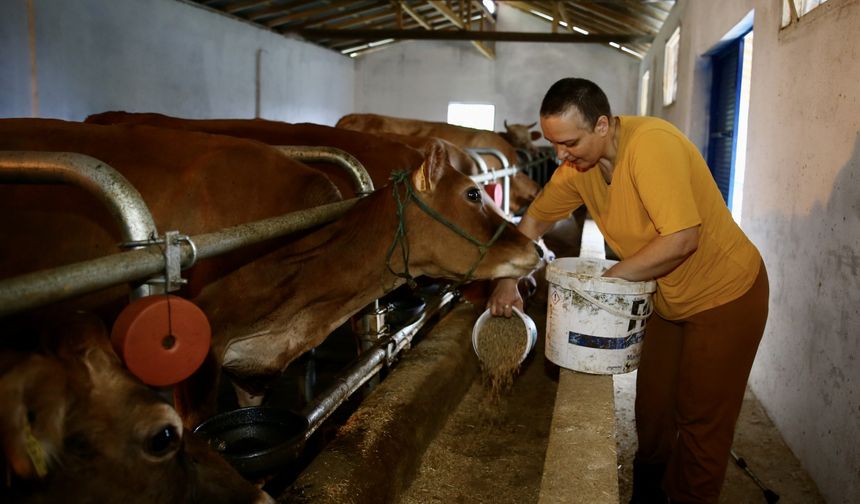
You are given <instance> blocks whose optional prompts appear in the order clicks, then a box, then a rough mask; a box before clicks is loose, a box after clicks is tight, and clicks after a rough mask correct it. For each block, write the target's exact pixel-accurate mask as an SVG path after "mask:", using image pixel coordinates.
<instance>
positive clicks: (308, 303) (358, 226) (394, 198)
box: [0, 119, 540, 425]
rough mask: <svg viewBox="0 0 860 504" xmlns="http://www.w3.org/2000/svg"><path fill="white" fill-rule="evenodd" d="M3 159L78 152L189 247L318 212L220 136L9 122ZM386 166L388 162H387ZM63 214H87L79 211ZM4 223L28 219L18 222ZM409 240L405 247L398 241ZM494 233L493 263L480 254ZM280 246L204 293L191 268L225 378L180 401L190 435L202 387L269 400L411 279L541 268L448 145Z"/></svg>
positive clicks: (273, 153) (1, 142)
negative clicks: (347, 324) (306, 356)
mask: <svg viewBox="0 0 860 504" xmlns="http://www.w3.org/2000/svg"><path fill="white" fill-rule="evenodd" d="M0 149H16V150H34V149H35V150H64V151H76V152H83V153H85V154H89V155H92V156H93V157H96V158H98V159H101V160H103V161H105V162H106V163H108V164H110V165H112V166H113V167H114V168H116V169H117V170H119V171H120V172H121V173H122V174H123V175H125V176H126V177H127V178H128V179H129V180H131V181H132V183H133V184H134V185H135V187H137V189H138V190H139V191H140V193H141V194H142V195H143V197H144V200H145V201H146V202H147V204H148V205H149V206H150V209H151V211H152V213H153V215H154V217H155V221H156V223H157V225H158V227H159V229H160V230H168V229H179V230H181V231H182V232H186V233H189V234H192V235H193V234H197V233H200V232H204V231H213V230H216V229H219V228H221V227H223V226H225V225H230V224H234V223H235V221H236V220H237V218H236V217H235V216H234V215H233V213H234V212H237V213H239V215H240V216H239V218H242V219H246V220H253V219H258V218H262V217H267V216H269V215H272V214H279V213H285V212H288V211H291V210H295V209H296V208H297V207H302V206H308V204H309V203H311V201H310V200H309V197H310V195H311V194H313V193H319V192H320V188H317V189H315V190H314V189H313V188H312V187H307V188H306V187H304V185H303V183H296V182H297V181H298V182H301V180H302V177H304V179H307V180H310V179H312V178H313V177H312V176H311V175H312V173H309V172H313V170H310V169H308V168H307V167H304V166H303V165H301V164H299V163H295V162H292V161H290V160H289V159H287V158H286V157H285V156H283V155H281V154H280V152H278V151H277V150H276V149H274V148H272V147H269V146H266V145H263V144H259V143H257V142H251V141H249V140H243V139H237V138H230V137H224V136H220V135H206V134H201V133H194V132H187V131H178V130H166V129H160V128H151V127H146V126H130V125H122V126H97V125H88V124H77V123H64V122H61V121H39V120H12V119H10V120H4V121H0ZM378 155H379V156H382V157H384V156H385V155H386V153H385V152H384V151H378ZM294 172H295V173H298V174H299V175H300V177H298V178H297V177H295V176H294ZM329 185H330V186H331V184H329ZM410 188H411V189H410ZM6 189H9V188H6ZM35 189H39V188H35ZM35 189H34V188H30V187H25V188H21V187H18V188H11V189H9V191H10V192H12V193H13V194H8V195H7V194H0V204H2V202H6V201H12V200H13V197H18V198H20V197H21V196H20V194H29V198H30V200H31V201H40V200H39V199H33V196H32V195H33V194H34V193H32V192H29V191H33V190H35ZM54 189H57V190H60V189H61V188H54ZM330 189H332V188H331V187H330ZM408 190H411V191H413V194H414V199H410V197H409V196H408ZM18 191H20V194H15V193H16V192H18ZM43 197H44V195H43ZM52 197H53V199H54V201H55V202H57V203H58V204H61V203H64V202H67V201H69V200H68V198H67V197H64V196H63V195H62V194H56V193H55V194H54V195H53V196H52ZM313 199H314V200H316V201H317V202H323V200H324V199H325V198H320V197H319V194H318V195H317V197H315V198H313ZM415 200H420V201H423V202H424V204H425V205H427V206H428V207H430V208H432V209H433V211H435V212H437V213H438V214H440V215H441V216H443V217H444V218H445V219H447V220H448V221H450V222H451V223H453V224H454V225H455V226H457V227H458V228H459V229H460V231H461V233H462V234H465V235H467V236H469V237H471V238H472V241H470V240H469V239H467V238H465V237H463V236H462V235H461V234H458V233H457V232H455V231H453V230H452V229H450V228H449V227H448V226H446V225H445V224H442V223H440V222H439V221H437V220H436V219H434V218H433V217H431V216H430V215H429V214H428V213H426V212H425V211H424V210H422V209H420V208H419V207H418V204H417V203H416V201H415ZM398 201H399V204H398ZM19 203H20V202H19ZM246 207H249V208H246ZM66 212H67V213H73V214H75V213H77V214H79V212H77V210H75V209H67V210H66ZM0 213H2V214H3V215H6V216H8V217H9V219H11V220H13V221H21V220H22V219H21V217H20V216H18V215H12V213H11V212H9V211H2V212H0ZM401 213H402V222H400V217H399V215H400V214H401ZM249 216H250V217H251V218H250V219H249V218H248V217H249ZM46 228H49V229H55V228H53V227H48V226H45V225H37V224H34V223H33V222H28V223H27V225H26V226H25V227H23V228H19V229H20V230H21V232H22V234H24V235H25V236H26V235H27V232H28V231H27V230H29V233H31V234H32V233H35V232H36V231H38V230H39V229H46ZM108 229H109V227H108ZM75 230H76V223H75V222H74V219H70V220H69V221H68V222H66V228H65V233H66V234H67V235H78V236H80V235H81V234H82V233H78V232H76V231H75ZM398 230H403V231H404V232H405V235H399V234H397V232H398ZM103 233H104V232H103ZM497 233H498V236H497V239H496V241H495V243H493V245H492V246H491V247H489V248H488V249H486V250H485V255H483V254H482V253H481V250H482V248H480V247H479V245H481V244H487V243H488V242H490V241H491V239H492V238H493V236H494V235H495V234H497ZM116 241H118V240H117V239H116V238H114V239H113V240H108V241H106V242H105V243H102V245H101V249H96V248H93V247H90V250H89V252H90V253H93V252H95V253H96V254H95V255H99V252H101V253H106V252H108V251H109V250H110V246H111V244H112V243H115V242H116ZM278 245H279V247H278V248H277V249H274V250H273V251H271V252H270V253H267V254H266V255H260V253H259V251H258V253H257V255H256V256H254V257H250V256H249V253H247V252H246V253H244V254H243V255H242V258H243V259H244V261H245V262H244V263H241V264H236V261H234V262H232V263H230V264H231V265H232V266H240V267H238V269H235V270H234V271H233V270H229V271H230V272H229V274H226V275H224V272H223V271H221V270H216V269H215V268H210V271H207V274H206V275H205V277H204V279H205V280H206V281H205V282H203V281H195V278H196V277H195V273H196V270H197V269H198V268H199V267H202V266H204V264H203V263H201V264H200V265H198V266H196V267H195V268H193V269H192V270H190V275H191V279H192V284H194V285H192V288H191V290H190V295H191V296H192V297H193V300H194V301H195V302H196V303H197V304H198V305H199V306H200V307H201V308H202V309H203V310H204V312H205V313H206V314H207V316H208V317H209V320H210V323H211V325H212V330H213V334H212V338H213V343H212V346H213V348H212V355H213V357H214V363H215V364H216V366H209V365H205V366H204V367H203V368H202V369H201V370H200V372H199V373H198V374H197V376H195V377H194V379H193V380H192V381H191V382H189V384H188V385H189V390H188V391H187V393H183V394H180V395H179V397H178V404H179V405H181V406H183V407H185V411H183V413H185V412H187V415H186V416H185V420H186V422H188V423H187V425H196V424H197V423H198V422H199V421H201V420H202V419H203V418H205V417H206V416H207V415H208V414H211V413H212V405H213V403H214V401H213V398H212V397H203V396H202V395H201V393H194V392H192V391H191V390H190V388H191V387H192V386H194V387H199V390H200V391H202V392H204V393H208V394H213V396H214V393H215V387H214V386H213V383H212V381H213V380H214V379H215V377H216V376H217V369H218V367H217V365H218V364H223V366H224V369H225V371H227V372H228V373H229V374H230V375H231V376H232V377H233V378H234V381H235V382H236V383H237V384H238V386H239V388H240V390H239V392H240V393H241V394H242V402H243V404H251V403H253V402H255V401H259V400H260V399H261V397H260V394H262V392H263V391H264V387H263V385H264V384H265V382H267V381H268V380H270V379H271V378H272V377H274V376H275V375H277V374H279V373H280V372H281V371H282V370H283V369H284V368H285V367H286V366H287V365H288V364H289V363H290V362H291V361H292V360H294V359H295V358H296V357H298V356H299V355H301V354H302V353H304V352H305V351H307V350H309V349H311V348H313V347H315V346H317V345H318V344H319V343H321V342H322V341H323V340H324V339H325V338H326V336H327V335H328V334H329V333H330V332H331V331H332V330H333V329H335V328H336V327H338V326H340V325H341V324H342V323H343V322H344V321H346V320H347V319H348V318H349V317H350V316H351V315H353V314H354V313H356V312H357V311H359V310H360V309H361V308H363V307H364V306H366V305H367V304H368V303H369V302H371V301H372V300H373V299H376V298H378V297H380V296H381V295H382V294H384V293H385V292H386V291H388V290H391V289H393V288H395V287H397V286H398V285H401V284H403V283H404V281H405V280H404V278H402V277H401V276H407V275H408V274H411V275H412V276H419V275H427V276H432V277H441V278H451V279H463V278H464V276H465V275H466V274H467V273H471V274H472V278H476V279H486V278H493V277H502V276H521V275H523V274H526V273H528V272H529V271H531V270H532V269H533V268H535V267H536V266H538V265H539V263H540V259H539V253H540V252H539V250H538V249H537V248H536V247H535V244H534V242H532V241H531V240H529V239H528V238H526V237H525V236H524V235H522V234H521V233H519V232H518V231H517V230H516V228H515V227H513V225H511V224H510V223H509V222H507V221H505V220H504V218H503V217H502V216H501V215H500V214H499V213H498V210H497V209H496V207H495V205H491V204H489V200H488V198H487V196H486V195H485V193H484V191H482V190H480V189H479V188H478V187H477V185H476V184H475V183H473V182H472V181H471V179H469V178H468V177H466V176H465V175H462V174H460V173H458V172H457V171H455V170H454V169H453V168H452V167H451V166H450V164H449V163H448V161H447V158H446V156H445V151H444V148H443V147H442V146H441V145H438V144H436V145H434V146H433V147H432V148H431V149H430V150H429V152H428V155H427V158H426V159H425V161H424V163H423V164H422V166H421V167H419V168H418V169H416V170H414V171H412V172H411V173H409V174H407V175H405V177H404V178H403V179H402V180H401V183H399V184H397V185H396V186H395V187H393V188H388V189H383V190H378V191H376V192H375V193H373V194H372V195H370V196H368V197H366V198H364V199H362V200H360V201H359V202H358V203H357V204H356V205H355V206H354V207H353V208H352V210H351V211H349V212H348V213H347V214H346V215H345V216H344V217H343V218H341V219H340V220H338V221H337V222H334V223H331V224H329V225H327V226H325V227H322V228H321V229H319V230H317V231H314V232H311V233H309V234H307V235H306V236H304V237H302V238H301V239H295V240H292V241H286V243H285V240H281V241H279V242H278ZM392 247H393V248H392ZM269 250H272V249H271V248H270V249H269ZM252 259H253V260H252ZM0 263H2V261H0ZM398 275H400V276H398ZM198 287H202V290H200V289H199V288H198ZM210 363H211V362H210ZM195 390H198V389H197V388H195Z"/></svg>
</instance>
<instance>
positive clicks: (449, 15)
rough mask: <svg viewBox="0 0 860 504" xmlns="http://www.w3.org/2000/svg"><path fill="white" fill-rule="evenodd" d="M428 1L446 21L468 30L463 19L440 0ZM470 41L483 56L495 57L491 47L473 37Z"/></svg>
mask: <svg viewBox="0 0 860 504" xmlns="http://www.w3.org/2000/svg"><path fill="white" fill-rule="evenodd" d="M429 2H430V5H432V6H433V7H435V8H436V10H438V11H439V12H440V13H442V15H443V16H445V18H446V19H448V21H450V22H451V23H452V24H453V25H454V26H456V27H457V28H459V29H461V30H465V31H468V30H466V24H465V23H464V22H463V20H462V19H460V17H459V16H458V15H457V14H455V13H454V11H452V10H451V9H449V8H448V6H447V5H445V4H444V3H443V2H441V1H439V0H429ZM466 40H469V39H466ZM471 42H472V45H473V46H475V48H476V49H478V51H479V52H480V53H481V54H483V55H484V56H486V57H487V59H491V60H492V59H496V53H495V51H493V50H492V49H491V48H489V47H487V46H486V45H485V44H484V43H483V42H480V41H478V40H474V39H472V40H471Z"/></svg>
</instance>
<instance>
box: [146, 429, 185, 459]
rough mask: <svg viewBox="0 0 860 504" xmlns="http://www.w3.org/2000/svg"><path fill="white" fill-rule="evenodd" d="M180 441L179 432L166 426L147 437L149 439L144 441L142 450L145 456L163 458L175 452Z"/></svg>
mask: <svg viewBox="0 0 860 504" xmlns="http://www.w3.org/2000/svg"><path fill="white" fill-rule="evenodd" d="M180 440H181V437H180V435H179V432H178V431H177V430H176V427H175V426H173V425H170V424H168V425H165V426H164V427H162V428H161V429H159V430H158V431H156V432H155V433H154V434H152V435H151V436H150V437H149V439H147V440H146V446H144V449H145V450H146V453H147V454H149V455H151V456H153V457H163V456H165V455H167V454H169V453H172V452H173V451H175V450H176V448H177V447H178V446H179V441H180Z"/></svg>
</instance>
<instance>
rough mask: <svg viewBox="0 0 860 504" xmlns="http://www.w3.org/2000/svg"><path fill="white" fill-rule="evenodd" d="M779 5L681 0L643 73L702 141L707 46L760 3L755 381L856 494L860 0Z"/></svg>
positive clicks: (753, 101)
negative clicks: (666, 64)
mask: <svg viewBox="0 0 860 504" xmlns="http://www.w3.org/2000/svg"><path fill="white" fill-rule="evenodd" d="M780 4H781V2H773V1H770V0H726V1H721V2H699V1H689V0H679V2H678V5H677V6H676V9H677V10H676V11H675V12H673V14H672V16H671V17H670V22H669V23H667V25H666V26H664V30H663V32H662V33H661V37H658V42H657V43H656V44H655V45H654V47H653V49H652V52H651V53H650V54H649V55H648V57H647V58H646V60H645V61H644V62H643V66H642V68H641V71H644V70H645V69H646V68H651V69H652V70H651V72H652V82H653V83H654V88H653V89H652V93H651V96H652V103H651V111H652V113H653V114H654V115H659V116H662V117H665V118H668V119H669V120H671V121H673V122H674V123H675V124H676V125H678V126H679V127H681V128H682V129H683V130H685V131H686V132H687V133H688V134H689V135H690V137H691V138H693V139H694V141H696V142H697V143H698V144H699V146H700V147H701V148H702V149H704V148H706V147H707V145H706V130H707V120H708V103H707V102H708V92H709V89H710V68H709V64H708V61H707V58H706V57H704V56H703V55H704V54H705V53H706V52H707V51H709V50H711V49H712V48H713V47H714V46H715V45H717V44H718V43H719V41H720V39H721V38H722V36H723V35H724V34H725V33H727V32H729V31H730V30H731V29H732V28H733V27H734V26H735V25H736V24H737V23H738V22H739V21H740V20H741V19H743V18H744V16H745V15H746V14H747V13H748V12H749V11H750V10H753V9H754V11H755V22H754V33H755V43H754V51H753V62H752V73H751V75H752V81H751V90H750V95H751V97H750V116H749V135H748V139H749V143H748V148H747V168H746V182H745V184H744V199H743V202H744V206H743V221H742V224H741V225H742V227H743V228H744V230H745V231H746V232H747V234H748V235H749V236H750V238H751V239H752V240H753V242H754V243H755V244H756V245H757V246H758V247H759V249H760V250H761V252H762V255H763V257H764V260H765V263H766V264H767V268H768V273H769V276H770V289H771V296H770V316H769V319H768V325H767V329H766V333H765V337H764V339H763V341H762V343H761V347H760V349H759V352H758V356H757V358H756V362H755V365H754V366H753V370H752V376H751V379H750V380H751V386H752V388H753V391H754V392H755V393H756V395H757V396H758V398H759V400H760V401H761V403H762V405H763V406H764V408H765V409H766V410H767V412H768V414H769V415H770V417H771V418H772V419H773V421H774V423H775V424H776V425H777V427H778V428H779V430H780V432H781V433H782V435H783V437H784V438H785V440H786V442H787V443H788V444H789V446H790V447H791V448H792V450H793V451H794V452H795V454H796V455H797V456H798V458H799V459H800V460H801V462H802V463H803V465H804V466H805V468H806V469H807V470H808V472H809V474H810V475H811V476H812V478H813V479H814V480H815V481H816V483H817V484H818V486H819V489H820V490H821V492H822V494H823V495H824V496H825V498H826V499H827V502H833V503H849V502H851V503H853V502H860V421H858V418H860V365H858V364H860V362H858V361H860V330H858V327H860V97H858V94H860V93H858V88H857V79H858V76H860V50H858V48H857V47H858V45H860V31H858V30H857V28H856V27H857V26H858V24H860V0H838V1H836V0H831V1H830V2H828V3H826V4H824V5H823V6H821V7H819V8H818V9H816V10H815V11H813V12H812V13H810V14H809V15H807V16H806V17H804V18H802V19H801V21H800V22H799V23H798V24H797V25H795V26H791V27H788V28H787V29H784V30H780V28H779V24H780V17H781V11H780ZM678 23H680V24H681V27H682V28H681V30H682V36H681V57H680V77H679V93H678V102H677V103H676V104H675V105H672V106H670V107H668V108H663V107H662V105H661V104H660V101H659V100H660V94H659V90H660V86H661V78H662V77H661V76H662V58H663V56H662V54H663V41H664V40H665V39H666V38H667V37H668V36H669V34H671V31H672V29H674V26H677V24H678ZM655 69H656V71H655ZM655 75H656V76H658V77H657V78H655V77H654V76H655Z"/></svg>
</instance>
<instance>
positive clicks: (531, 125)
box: [526, 121, 537, 129]
mask: <svg viewBox="0 0 860 504" xmlns="http://www.w3.org/2000/svg"><path fill="white" fill-rule="evenodd" d="M535 126H537V121H535V122H533V123H531V124H529V125H528V126H526V129H532V128H534V127H535Z"/></svg>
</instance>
